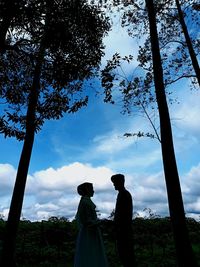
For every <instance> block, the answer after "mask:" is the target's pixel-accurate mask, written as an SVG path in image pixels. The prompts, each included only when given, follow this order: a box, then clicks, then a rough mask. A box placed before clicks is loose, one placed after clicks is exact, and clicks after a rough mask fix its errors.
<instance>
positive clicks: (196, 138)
mask: <svg viewBox="0 0 200 267" xmlns="http://www.w3.org/2000/svg"><path fill="white" fill-rule="evenodd" d="M105 44H106V50H105V52H106V55H105V58H104V59H103V61H102V62H103V64H105V60H106V59H107V58H110V57H111V56H112V54H114V53H115V52H119V53H121V54H122V55H123V56H124V55H128V54H134V53H135V51H136V50H137V45H136V44H134V42H133V40H132V39H131V38H129V37H128V36H127V34H126V32H125V30H122V29H121V28H120V27H116V28H115V29H114V30H113V31H112V32H111V33H110V34H109V36H108V37H106V38H105ZM127 71H131V69H128V70H127ZM171 89H172V90H173V92H174V93H173V96H174V97H177V98H178V100H179V102H180V103H179V104H173V105H171V106H170V115H171V120H172V127H173V135H174V146H175V153H176V158H177V164H178V170H179V174H180V180H181V187H182V192H183V198H184V204H185V210H186V213H187V215H188V216H192V217H194V218H196V219H199V218H200V217H199V216H200V193H199V192H200V183H199V179H200V158H199V151H200V149H199V148H200V105H199V103H200V101H199V100H200V91H199V90H196V91H195V90H193V91H191V90H190V88H189V83H188V81H187V80H183V81H180V82H179V83H177V84H175V85H173V87H172V88H171ZM120 111H121V107H120V105H111V104H105V103H103V99H102V96H101V95H99V96H98V97H95V93H91V97H90V99H89V104H88V107H86V108H83V109H81V110H80V111H79V112H77V113H76V114H66V116H64V118H63V119H61V120H59V121H47V122H46V123H45V125H44V127H43V128H42V131H41V132H39V133H38V134H37V135H36V138H35V143H34V147H33V153H32V158H31V164H30V169H29V176H28V181H27V187H26V192H25V198H24V204H23V210H22V216H23V217H25V218H27V219H30V220H42V219H48V218H49V217H50V216H66V217H68V218H70V219H73V218H74V216H75V213H76V209H77V205H78V202H79V199H80V198H79V195H78V194H77V192H76V187H77V185H79V184H80V183H82V182H85V181H89V182H93V184H94V189H95V195H94V197H93V201H94V202H95V204H96V205H97V209H98V210H99V213H100V214H101V217H102V218H103V217H108V216H109V215H110V213H111V212H112V210H113V209H114V206H115V200H116V195H117V192H116V191H115V190H114V188H113V186H112V184H111V182H110V176H111V175H112V174H114V173H118V172H120V173H124V174H125V176H126V187H127V189H128V190H129V191H130V192H131V193H132V195H133V201H134V212H137V213H138V214H139V215H140V216H145V215H148V214H147V213H146V212H145V211H144V209H145V208H150V209H151V210H152V211H153V212H154V213H156V214H158V215H161V216H167V215H168V204H167V197H166V187H165V181H164V174H163V166H162V158H161V150H160V143H159V142H158V141H157V140H153V139H148V138H140V139H138V138H124V137H123V134H124V133H126V132H137V131H139V130H141V131H145V132H148V131H151V132H152V129H151V127H150V125H149V122H148V120H146V118H145V117H144V116H142V114H139V113H137V112H135V113H133V114H131V116H128V115H122V114H121V113H120ZM0 146H1V153H0V188H1V191H0V214H2V215H3V216H5V217H6V215H7V213H8V209H9V205H10V198H11V194H12V190H13V186H14V180H15V175H16V169H17V165H18V161H19V157H20V153H21V148H22V143H21V142H18V141H16V140H15V139H5V138H3V136H0Z"/></svg>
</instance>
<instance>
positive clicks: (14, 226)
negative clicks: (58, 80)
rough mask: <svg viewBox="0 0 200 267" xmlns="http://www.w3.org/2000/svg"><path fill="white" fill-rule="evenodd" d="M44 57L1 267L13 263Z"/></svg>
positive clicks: (35, 86)
mask: <svg viewBox="0 0 200 267" xmlns="http://www.w3.org/2000/svg"><path fill="white" fill-rule="evenodd" d="M43 56H44V52H43V49H42V51H41V52H40V55H39V59H38V62H37V65H36V68H35V74H34V79H33V85H32V88H31V92H30V96H29V105H28V110H27V117H26V135H25V140H24V145H23V148H22V153H21V157H20V161H19V165H18V170H17V176H16V181H15V186H14V190H13V195H12V200H11V205H10V210H9V215H8V220H7V222H6V229H5V236H4V242H3V250H2V257H1V264H0V266H2V267H14V266H16V263H15V245H16V237H17V232H18V226H19V222H20V216H21V210H22V204H23V198H24V192H25V186H26V180H27V175H28V169H29V164H30V159H31V153H32V148H33V143H34V135H35V112H36V106H37V101H38V94H39V87H40V73H41V65H42V59H43Z"/></svg>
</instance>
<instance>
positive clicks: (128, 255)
mask: <svg viewBox="0 0 200 267" xmlns="http://www.w3.org/2000/svg"><path fill="white" fill-rule="evenodd" d="M111 181H112V183H113V185H114V187H115V190H117V191H118V195H117V200H116V206H115V214H114V224H115V235H116V245H117V251H118V255H119V259H120V261H121V264H122V265H123V266H124V267H135V256H134V249H133V232H132V216H133V203H132V196H131V194H130V193H129V191H127V190H126V188H125V186H124V183H125V177H124V175H123V174H115V175H113V176H111Z"/></svg>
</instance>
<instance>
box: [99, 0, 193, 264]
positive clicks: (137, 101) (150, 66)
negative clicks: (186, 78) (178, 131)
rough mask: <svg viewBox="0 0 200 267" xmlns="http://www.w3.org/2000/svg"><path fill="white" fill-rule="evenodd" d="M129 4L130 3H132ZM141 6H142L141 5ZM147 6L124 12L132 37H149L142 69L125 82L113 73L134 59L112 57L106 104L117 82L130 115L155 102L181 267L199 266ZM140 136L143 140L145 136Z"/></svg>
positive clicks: (141, 54) (152, 9)
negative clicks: (123, 62)
mask: <svg viewBox="0 0 200 267" xmlns="http://www.w3.org/2000/svg"><path fill="white" fill-rule="evenodd" d="M127 2H129V3H130V2H132V1H127ZM139 2H140V3H141V1H139ZM145 2H146V9H145V7H144V8H143V9H141V8H140V7H139V6H138V5H137V4H136V2H135V1H133V3H131V4H130V8H129V9H128V11H127V12H125V14H126V16H127V14H129V15H130V20H128V22H129V23H130V22H131V23H132V24H133V23H134V25H133V29H135V31H133V33H132V35H136V36H138V35H139V34H141V32H142V33H143V34H144V33H145V34H146V35H147V36H145V35H141V38H142V37H143V36H145V37H147V40H146V41H145V43H144V46H143V47H140V48H139V56H138V61H139V67H141V68H140V69H138V70H137V69H135V71H134V75H133V77H131V78H130V79H128V78H126V77H125V78H124V79H123V78H121V79H120V78H119V76H117V72H114V70H115V69H116V68H120V62H121V60H123V61H127V62H130V61H131V60H132V57H130V56H129V57H128V56H126V57H124V58H121V57H120V55H118V54H115V55H114V56H113V59H112V60H110V61H108V64H107V65H106V67H105V69H104V70H103V71H102V85H103V86H104V88H105V101H106V102H111V103H114V100H113V97H112V90H113V87H114V86H115V85H114V84H115V82H116V81H117V82H118V85H119V89H120V90H121V92H122V95H123V103H124V108H125V110H127V111H128V112H129V111H130V107H131V106H134V107H135V106H136V107H142V108H143V107H144V108H143V111H145V109H146V108H147V107H148V105H149V104H153V103H155V100H156V103H157V106H158V112H159V122H160V123H159V124H160V137H159V136H158V135H157V136H156V137H157V138H158V139H159V140H160V142H161V149H162V157H163V165H164V173H165V181H166V187H167V194H168V202H169V211H170V217H171V222H172V226H173V232H174V240H175V245H176V251H177V259H178V264H179V266H181V267H183V266H184V267H186V266H197V263H196V261H195V259H194V255H193V251H192V247H191V243H190V240H189V236H188V230H187V227H186V221H185V212H184V205H183V200H182V193H181V187H180V181H179V174H178V169H177V165H176V158H175V152H174V145H173V137H172V129H171V122H170V115H169V110H168V104H167V99H166V91H165V89H166V85H167V83H165V81H164V78H165V75H167V74H168V73H167V70H168V69H167V66H166V64H165V63H166V61H165V59H167V55H165V57H166V58H165V59H163V58H162V57H161V52H160V51H161V50H160V46H159V37H158V32H157V25H156V20H157V19H158V17H156V12H155V7H154V2H153V0H146V1H145ZM132 5H133V8H135V9H136V12H135V13H134V16H133V14H132V10H131V6H132ZM156 7H158V6H156ZM146 11H147V12H146ZM128 12H130V13H128ZM140 12H141V13H140ZM145 12H146V13H145ZM138 13H140V14H138ZM136 15H138V16H139V17H137V16H136ZM141 17H143V18H144V20H145V21H143V26H144V28H142V29H141V28H139V30H138V29H137V27H138V25H139V21H138V20H139V19H140V18H141ZM124 20H126V21H127V18H125V19H124ZM132 24H131V26H132ZM159 26H160V24H159ZM161 26H162V25H161ZM141 27H142V26H141ZM162 30H163V29H162V27H161V28H160V32H161V33H162ZM148 31H149V32H148ZM169 31H170V30H169ZM148 34H149V35H148ZM161 39H162V41H163V40H164V39H163V38H161ZM167 41H169V40H167ZM147 52H148V53H147ZM181 62H182V61H181ZM182 63H183V62H182ZM163 66H164V67H166V69H165V72H164V74H165V75H163ZM169 71H170V70H169ZM172 78H173V77H172ZM152 82H154V86H155V95H154V92H152V86H153V84H152ZM155 132H156V131H155ZM140 134H141V135H143V136H144V134H143V133H140ZM147 135H149V137H154V136H151V134H147Z"/></svg>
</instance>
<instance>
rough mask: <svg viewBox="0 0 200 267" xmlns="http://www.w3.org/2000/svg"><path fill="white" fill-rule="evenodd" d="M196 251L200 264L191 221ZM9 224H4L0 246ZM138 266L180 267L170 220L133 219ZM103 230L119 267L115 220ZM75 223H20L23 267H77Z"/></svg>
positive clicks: (199, 230)
mask: <svg viewBox="0 0 200 267" xmlns="http://www.w3.org/2000/svg"><path fill="white" fill-rule="evenodd" d="M187 225H188V229H189V233H190V238H191V242H192V246H193V250H194V252H195V254H196V257H197V260H198V262H199V263H200V223H199V222H197V221H195V220H194V219H191V218H187ZM4 226H5V221H3V220H1V221H0V244H1V240H2V237H3V234H4ZM133 229H134V240H135V252H136V260H137V262H138V267H147V266H148V267H177V263H176V253H175V247H174V243H173V234H172V229H171V223H170V219H169V218H168V217H166V218H160V217H157V216H155V217H154V216H152V217H149V218H141V217H138V218H135V219H134V220H133ZM101 230H102V233H103V238H104V242H105V247H106V253H107V255H108V260H109V264H110V267H119V266H120V264H119V261H118V259H117V257H116V252H115V242H114V240H115V237H114V231H113V221H112V220H110V219H104V220H101ZM77 232H78V229H77V225H76V222H75V221H69V220H67V219H66V218H57V217H51V218H49V220H46V221H41V222H31V221H28V220H22V221H20V227H19V232H18V237H17V251H16V253H17V255H16V259H17V263H18V266H19V267H36V266H37V267H38V266H48V267H50V266H52V267H53V266H54V267H62V266H68V267H72V266H73V257H74V250H75V242H76V236H77Z"/></svg>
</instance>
